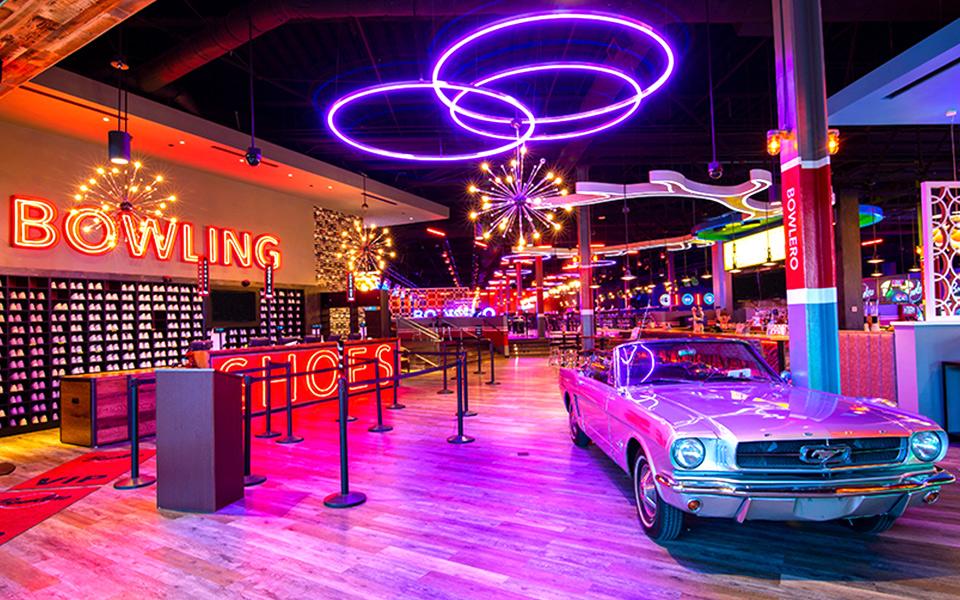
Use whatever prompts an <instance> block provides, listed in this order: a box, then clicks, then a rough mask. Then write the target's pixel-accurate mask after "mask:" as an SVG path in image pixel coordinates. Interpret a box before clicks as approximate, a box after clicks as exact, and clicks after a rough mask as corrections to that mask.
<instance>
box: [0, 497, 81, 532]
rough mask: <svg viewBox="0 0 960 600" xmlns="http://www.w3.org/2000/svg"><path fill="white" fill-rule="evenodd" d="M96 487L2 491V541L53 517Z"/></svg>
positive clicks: (0, 519) (0, 501) (0, 526)
mask: <svg viewBox="0 0 960 600" xmlns="http://www.w3.org/2000/svg"><path fill="white" fill-rule="evenodd" d="M95 491H97V488H96V487H85V488H72V489H62V490H16V489H11V490H7V491H5V492H0V544H4V543H6V542H8V541H9V540H12V539H13V538H15V537H16V536H18V535H20V534H21V533H23V532H24V531H26V530H28V529H30V528H31V527H33V526H34V525H36V524H37V523H40V522H41V521H43V520H45V519H47V518H49V517H52V516H53V515H55V514H57V513H58V512H60V511H61V510H63V509H65V508H66V507H68V506H70V505H71V504H73V503H74V502H76V501H77V500H79V499H81V498H83V497H84V496H87V495H88V494H91V493H93V492H95Z"/></svg>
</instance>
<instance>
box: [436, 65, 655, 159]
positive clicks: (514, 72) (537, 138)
mask: <svg viewBox="0 0 960 600" xmlns="http://www.w3.org/2000/svg"><path fill="white" fill-rule="evenodd" d="M565 70H567V71H595V72H598V73H604V74H606V75H612V76H614V77H618V78H620V79H622V80H623V81H625V82H626V83H628V84H629V85H630V86H631V87H633V90H634V92H635V93H634V95H633V96H632V97H631V98H628V99H627V100H626V102H627V104H626V105H624V106H619V107H618V106H617V105H616V104H610V105H607V106H605V107H602V108H598V109H594V110H591V111H585V112H580V113H571V114H567V115H556V116H552V117H538V118H537V125H543V124H545V123H546V124H549V123H566V122H571V121H579V120H582V119H585V118H587V117H594V116H600V115H604V114H608V113H610V112H613V111H615V110H618V109H619V110H624V109H626V110H624V112H623V113H622V114H620V115H617V116H616V117H615V118H613V119H610V120H609V121H606V122H604V123H601V124H600V125H596V126H594V127H589V128H586V129H579V130H574V131H567V132H563V133H552V134H543V135H534V136H533V137H531V138H530V141H531V142H544V141H550V140H566V139H570V138H575V137H581V136H584V135H592V134H594V133H598V132H600V131H604V130H605V129H610V128H611V127H614V126H616V125H618V124H620V123H622V122H623V121H625V120H627V119H628V118H630V117H631V116H632V115H633V113H635V112H637V109H639V108H640V101H641V100H642V99H643V89H642V88H641V87H640V83H639V82H638V81H637V80H636V79H634V78H633V77H630V76H629V75H627V74H626V73H624V72H622V71H618V70H617V69H612V68H610V67H605V66H603V65H598V64H594V63H579V62H576V63H575V62H557V63H544V64H539V65H527V66H523V67H515V68H513V69H507V70H504V71H500V72H498V73H494V74H493V75H489V76H487V77H484V78H483V79H479V80H477V81H475V82H473V83H471V84H470V85H471V86H473V87H482V86H484V85H487V84H489V83H493V82H495V81H500V80H501V79H507V78H510V77H516V76H518V75H526V74H529V73H537V72H542V71H565ZM465 95H466V93H464V92H461V93H459V94H457V95H456V96H455V97H454V99H453V105H454V107H456V108H453V107H451V108H450V117H451V118H452V119H453V121H454V123H456V124H457V125H459V126H460V127H462V128H463V129H466V130H467V131H469V132H470V133H474V134H477V135H480V136H483V137H488V138H492V139H498V140H509V139H513V138H512V137H511V136H508V135H504V134H497V133H490V132H489V131H484V130H482V129H479V128H477V127H474V126H471V125H469V124H467V123H466V122H464V121H463V120H462V119H461V116H460V114H459V112H460V110H457V109H459V108H460V107H459V102H460V100H461V99H462V98H463V97H464V96H465ZM618 104H620V103H618ZM611 107H614V108H611ZM474 115H476V116H474ZM469 116H470V118H476V119H478V120H480V121H485V122H488V123H501V124H507V123H509V122H510V121H508V120H507V119H501V118H499V117H491V116H490V115H485V114H482V113H474V112H472V111H470V115H469Z"/></svg>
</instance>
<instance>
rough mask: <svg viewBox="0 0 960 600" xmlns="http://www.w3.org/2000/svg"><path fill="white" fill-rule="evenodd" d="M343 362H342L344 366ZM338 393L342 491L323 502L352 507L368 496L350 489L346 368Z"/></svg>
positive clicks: (332, 506)
mask: <svg viewBox="0 0 960 600" xmlns="http://www.w3.org/2000/svg"><path fill="white" fill-rule="evenodd" d="M342 364H343V363H341V366H342ZM337 395H338V399H339V405H340V419H339V421H340V491H339V492H337V493H334V494H330V495H329V496H327V497H326V498H324V499H323V503H324V505H326V506H329V507H330V508H350V507H351V506H357V505H359V504H363V503H364V502H366V501H367V496H366V494H364V493H363V492H351V491H350V474H349V472H348V471H349V465H348V463H347V419H346V416H347V382H346V369H344V371H343V373H342V374H341V377H340V382H339V385H338V387H337Z"/></svg>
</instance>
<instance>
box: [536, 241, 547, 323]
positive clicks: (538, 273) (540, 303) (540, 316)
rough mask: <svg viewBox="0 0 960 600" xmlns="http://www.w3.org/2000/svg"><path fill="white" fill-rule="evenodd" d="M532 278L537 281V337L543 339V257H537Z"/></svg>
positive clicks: (544, 319)
mask: <svg viewBox="0 0 960 600" xmlns="http://www.w3.org/2000/svg"><path fill="white" fill-rule="evenodd" d="M534 277H536V281H537V337H538V338H543V337H546V335H547V320H546V317H545V316H544V313H545V312H546V311H545V310H544V308H543V257H542V256H538V257H537V260H536V263H534Z"/></svg>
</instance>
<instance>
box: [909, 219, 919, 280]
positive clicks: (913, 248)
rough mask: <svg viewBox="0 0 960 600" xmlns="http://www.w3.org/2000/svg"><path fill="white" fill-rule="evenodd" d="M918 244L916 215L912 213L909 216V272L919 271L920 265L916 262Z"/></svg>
mask: <svg viewBox="0 0 960 600" xmlns="http://www.w3.org/2000/svg"><path fill="white" fill-rule="evenodd" d="M919 245H920V240H918V239H917V215H916V214H914V215H913V216H912V217H910V254H912V255H913V266H911V267H910V268H909V269H908V271H910V272H911V273H919V272H920V265H919V264H917V246H919Z"/></svg>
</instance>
